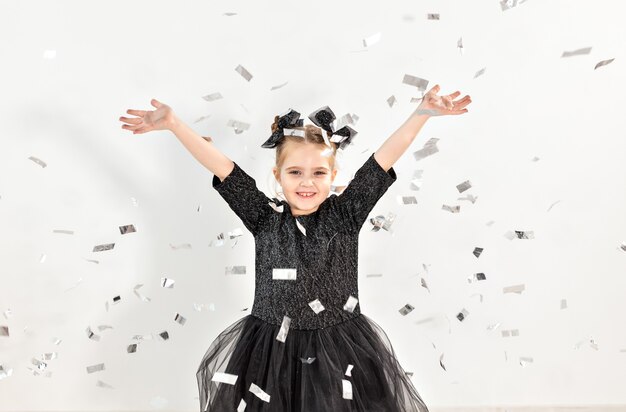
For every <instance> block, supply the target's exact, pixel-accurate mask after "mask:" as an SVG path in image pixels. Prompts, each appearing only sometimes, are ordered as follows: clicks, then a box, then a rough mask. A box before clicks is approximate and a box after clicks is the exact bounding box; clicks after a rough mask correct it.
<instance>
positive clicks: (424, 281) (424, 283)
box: [421, 278, 430, 293]
mask: <svg viewBox="0 0 626 412" xmlns="http://www.w3.org/2000/svg"><path fill="white" fill-rule="evenodd" d="M421 283H422V287H423V288H425V289H426V290H427V291H428V293H430V289H429V288H428V285H427V284H426V279H424V278H421Z"/></svg>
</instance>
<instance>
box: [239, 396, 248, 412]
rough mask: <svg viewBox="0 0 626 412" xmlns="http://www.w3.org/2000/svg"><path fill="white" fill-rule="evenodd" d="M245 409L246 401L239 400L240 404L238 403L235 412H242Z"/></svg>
mask: <svg viewBox="0 0 626 412" xmlns="http://www.w3.org/2000/svg"><path fill="white" fill-rule="evenodd" d="M245 409H246V401H244V400H243V398H241V402H239V406H237V412H244V410H245Z"/></svg>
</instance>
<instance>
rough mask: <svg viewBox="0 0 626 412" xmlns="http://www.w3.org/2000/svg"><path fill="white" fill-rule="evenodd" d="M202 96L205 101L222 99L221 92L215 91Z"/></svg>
mask: <svg viewBox="0 0 626 412" xmlns="http://www.w3.org/2000/svg"><path fill="white" fill-rule="evenodd" d="M202 98H203V99H204V100H206V101H207V102H214V101H216V100H219V99H222V98H223V97H222V94H221V93H220V92H215V93H211V94H207V95H205V96H202Z"/></svg>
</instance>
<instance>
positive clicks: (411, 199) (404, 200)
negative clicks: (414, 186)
mask: <svg viewBox="0 0 626 412" xmlns="http://www.w3.org/2000/svg"><path fill="white" fill-rule="evenodd" d="M399 199H400V202H399V203H400V204H401V205H416V204H417V198H416V197H415V196H399Z"/></svg>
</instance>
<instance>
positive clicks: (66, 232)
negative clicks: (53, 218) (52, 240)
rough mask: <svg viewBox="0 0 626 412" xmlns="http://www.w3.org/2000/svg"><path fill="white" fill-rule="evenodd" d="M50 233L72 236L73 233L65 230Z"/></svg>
mask: <svg viewBox="0 0 626 412" xmlns="http://www.w3.org/2000/svg"><path fill="white" fill-rule="evenodd" d="M52 233H60V234H63V235H73V234H74V231H73V230H65V229H54V230H53V231H52Z"/></svg>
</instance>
